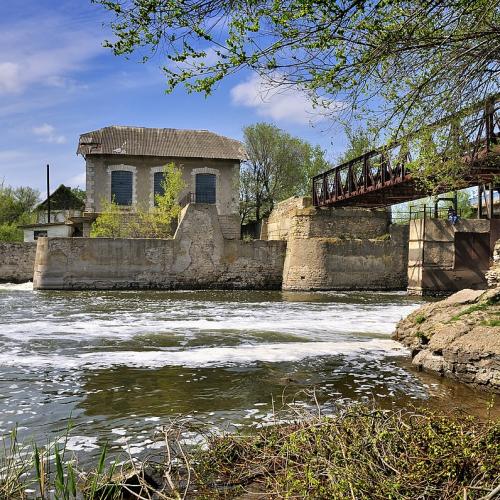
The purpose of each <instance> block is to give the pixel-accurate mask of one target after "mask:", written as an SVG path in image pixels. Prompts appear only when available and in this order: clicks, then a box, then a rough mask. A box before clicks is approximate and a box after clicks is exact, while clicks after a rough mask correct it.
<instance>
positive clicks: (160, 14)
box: [93, 0, 500, 136]
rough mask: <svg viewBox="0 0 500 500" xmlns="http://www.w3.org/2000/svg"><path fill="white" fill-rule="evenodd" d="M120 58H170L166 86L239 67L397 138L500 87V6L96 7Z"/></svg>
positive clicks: (200, 86) (317, 0) (417, 0)
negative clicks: (375, 123)
mask: <svg viewBox="0 0 500 500" xmlns="http://www.w3.org/2000/svg"><path fill="white" fill-rule="evenodd" d="M93 1H94V2H95V3H98V4H101V5H103V6H104V7H105V8H106V9H107V10H108V11H111V12H112V13H113V14H114V16H115V18H114V19H115V20H114V22H112V24H111V26H112V30H113V32H114V35H115V37H116V38H115V39H114V40H113V41H107V42H105V45H107V46H108V47H110V48H111V49H112V50H113V51H114V53H115V54H117V55H127V56H128V55H130V54H132V53H133V52H134V51H139V52H140V53H141V55H142V56H143V60H147V59H148V58H149V57H151V55H157V54H162V55H164V56H165V57H166V59H167V62H166V64H165V66H164V71H165V73H166V75H167V90H169V91H172V90H173V89H174V88H175V87H176V86H178V85H185V86H186V87H187V89H188V90H189V91H197V92H204V93H205V94H209V93H210V92H211V91H212V90H213V88H214V87H215V86H216V85H217V83H218V82H219V81H221V80H222V79H224V78H226V77H227V76H228V75H231V74H233V73H235V72H237V71H240V70H242V69H250V70H252V71H256V72H258V73H259V74H260V75H261V76H262V77H263V78H265V79H266V80H267V81H268V82H269V83H270V84H272V85H274V86H277V87H282V88H286V87H288V86H294V87H295V88H299V89H301V90H303V91H304V92H306V93H307V94H308V95H310V96H311V97H312V98H313V99H314V101H315V102H316V103H317V104H318V105H319V106H325V107H326V108H327V109H328V110H330V112H331V113H332V116H334V117H336V116H338V115H339V114H340V112H343V113H356V114H358V115H360V116H361V117H362V118H363V119H365V120H366V119H368V118H370V117H373V116H376V117H377V118H383V120H382V121H381V127H382V128H387V129H389V130H391V131H392V133H393V134H394V135H395V136H398V135H402V134H403V133H404V132H405V131H409V130H415V129H417V128H419V127H421V126H422V125H423V124H428V123H430V122H433V121H435V120H437V119H438V118H441V117H442V116H444V115H447V114H449V113H453V112H455V111H457V110H459V109H461V108H464V107H466V106H468V105H470V104H472V103H475V102H477V101H480V100H482V99H484V98H486V97H487V96H489V95H491V94H494V93H496V92H498V91H499V79H500V44H499V43H498V39H499V36H500V4H499V2H498V0H429V1H423V0H384V1H379V0H360V1H356V2H351V1H345V0H336V1H334V0H326V1H325V0H283V1H279V2H278V1H273V0H216V1H213V2H207V1H206V0H93Z"/></svg>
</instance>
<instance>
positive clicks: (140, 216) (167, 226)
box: [90, 163, 185, 238]
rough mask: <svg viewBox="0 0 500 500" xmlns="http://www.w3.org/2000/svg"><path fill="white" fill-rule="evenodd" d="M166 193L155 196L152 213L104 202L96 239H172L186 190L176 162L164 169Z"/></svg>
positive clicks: (95, 228)
mask: <svg viewBox="0 0 500 500" xmlns="http://www.w3.org/2000/svg"><path fill="white" fill-rule="evenodd" d="M161 185H162V188H163V193H162V194H157V195H156V197H155V206H154V207H152V208H150V209H149V210H147V209H143V208H142V207H140V206H138V207H136V209H135V210H134V211H133V212H132V211H130V210H128V209H126V210H124V208H123V207H121V206H119V205H117V204H116V203H115V202H114V200H112V201H106V200H103V201H102V202H101V203H102V207H103V208H102V213H101V214H99V216H98V217H97V219H96V220H95V221H94V223H93V224H92V230H91V233H90V235H91V236H92V237H94V238H168V237H170V236H172V228H173V223H174V221H175V220H176V219H177V218H178V216H179V214H180V211H181V207H180V205H179V202H178V199H179V195H180V193H181V191H182V190H183V189H184V188H185V183H184V181H183V179H182V170H181V169H180V168H179V167H176V166H175V164H174V163H169V164H168V165H166V166H165V167H164V168H163V180H162V183H161Z"/></svg>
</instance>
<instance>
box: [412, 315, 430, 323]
mask: <svg viewBox="0 0 500 500" xmlns="http://www.w3.org/2000/svg"><path fill="white" fill-rule="evenodd" d="M426 319H427V318H426V317H425V316H424V315H423V314H417V315H416V316H415V323H416V324H417V325H421V324H422V323H423V322H424V321H425V320H426Z"/></svg>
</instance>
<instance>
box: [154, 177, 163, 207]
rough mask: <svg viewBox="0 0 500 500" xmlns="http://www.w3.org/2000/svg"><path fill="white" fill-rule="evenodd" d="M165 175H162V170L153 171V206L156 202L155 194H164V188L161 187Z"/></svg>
mask: <svg viewBox="0 0 500 500" xmlns="http://www.w3.org/2000/svg"><path fill="white" fill-rule="evenodd" d="M164 178H165V176H164V175H163V172H155V173H154V179H153V196H154V204H155V206H156V205H157V203H156V196H157V195H160V196H162V195H164V194H165V190H164V189H163V179H164Z"/></svg>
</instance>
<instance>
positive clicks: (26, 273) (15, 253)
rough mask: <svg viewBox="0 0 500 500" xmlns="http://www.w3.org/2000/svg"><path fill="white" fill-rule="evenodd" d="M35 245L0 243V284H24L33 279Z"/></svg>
mask: <svg viewBox="0 0 500 500" xmlns="http://www.w3.org/2000/svg"><path fill="white" fill-rule="evenodd" d="M35 253H36V243H2V242H0V282H2V283H8V282H10V283H24V282H26V281H30V280H31V279H33V267H34V264H35Z"/></svg>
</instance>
